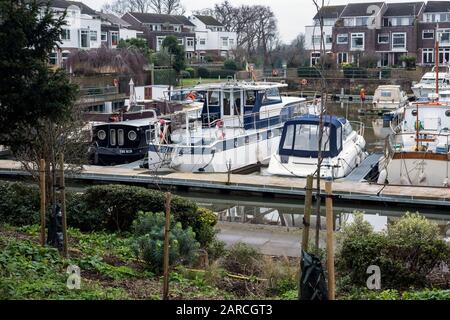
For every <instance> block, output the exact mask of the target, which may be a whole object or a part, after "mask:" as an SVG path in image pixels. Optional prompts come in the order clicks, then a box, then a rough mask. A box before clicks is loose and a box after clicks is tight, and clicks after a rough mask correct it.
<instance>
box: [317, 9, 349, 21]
mask: <svg viewBox="0 0 450 320" xmlns="http://www.w3.org/2000/svg"><path fill="white" fill-rule="evenodd" d="M344 9H345V5H343V6H326V7H322V8H321V9H320V11H319V12H318V13H317V14H316V15H315V16H314V20H317V19H319V18H320V17H322V18H324V19H332V18H336V19H337V18H339V16H340V15H341V13H342V11H343V10H344Z"/></svg>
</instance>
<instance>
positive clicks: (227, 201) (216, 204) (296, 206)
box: [183, 194, 450, 240]
mask: <svg viewBox="0 0 450 320" xmlns="http://www.w3.org/2000/svg"><path fill="white" fill-rule="evenodd" d="M183 196H185V197H188V198H191V199H192V200H194V201H196V202H198V203H199V205H200V206H203V207H206V208H208V209H210V210H212V211H214V212H216V213H217V214H218V216H219V220H220V221H225V222H234V223H245V224H253V225H271V226H280V227H285V228H289V229H292V228H302V227H303V214H304V205H303V202H301V201H298V202H296V201H292V200H284V199H265V198H251V200H249V198H243V197H235V196H220V195H212V196H211V197H208V199H205V197H204V196H203V197H202V196H200V195H195V194H186V195H183ZM313 208H315V205H314V206H313ZM333 209H334V222H335V223H334V224H335V230H336V231H339V230H341V228H342V226H343V225H344V223H346V222H347V223H350V222H352V221H353V220H354V214H353V213H354V212H355V211H363V212H364V219H365V220H366V221H368V222H369V223H370V224H371V225H372V226H373V228H374V230H375V231H382V230H384V229H385V228H386V227H387V226H388V225H389V224H391V223H393V222H394V221H396V220H398V219H399V218H400V217H401V216H402V215H404V214H405V212H407V211H410V212H415V211H416V210H414V208H409V209H408V208H395V207H389V208H387V207H376V206H368V205H364V208H362V207H361V206H360V205H354V206H352V205H346V206H334V208H333ZM421 214H423V215H425V216H426V217H427V218H428V219H430V220H432V221H434V222H435V223H437V224H438V226H439V228H440V230H441V234H442V236H443V237H447V238H449V240H450V216H448V215H444V214H442V213H441V212H440V211H438V210H433V209H424V210H422V211H421ZM321 215H322V217H321V225H322V227H323V228H325V208H324V206H322V211H321ZM311 225H312V226H315V225H316V218H315V211H314V210H313V216H312V217H311Z"/></svg>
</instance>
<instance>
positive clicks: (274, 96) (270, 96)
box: [263, 88, 281, 105]
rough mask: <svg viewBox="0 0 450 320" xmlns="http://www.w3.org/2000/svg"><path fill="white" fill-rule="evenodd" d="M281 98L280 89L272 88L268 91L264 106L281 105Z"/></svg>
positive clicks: (265, 95)
mask: <svg viewBox="0 0 450 320" xmlns="http://www.w3.org/2000/svg"><path fill="white" fill-rule="evenodd" d="M280 102H281V96H280V91H279V90H278V88H270V89H268V90H266V92H265V94H264V99H263V105H266V104H272V103H280Z"/></svg>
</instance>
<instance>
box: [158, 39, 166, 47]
mask: <svg viewBox="0 0 450 320" xmlns="http://www.w3.org/2000/svg"><path fill="white" fill-rule="evenodd" d="M164 39H165V37H158V47H161V46H162V44H163V42H164Z"/></svg>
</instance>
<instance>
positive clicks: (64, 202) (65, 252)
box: [59, 153, 68, 258]
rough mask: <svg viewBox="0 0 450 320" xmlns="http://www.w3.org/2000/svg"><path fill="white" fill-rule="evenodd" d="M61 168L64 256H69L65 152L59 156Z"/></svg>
mask: <svg viewBox="0 0 450 320" xmlns="http://www.w3.org/2000/svg"><path fill="white" fill-rule="evenodd" d="M59 161H60V162H59V170H60V179H61V181H60V201H61V215H62V229H63V230H62V231H63V257H64V258H67V252H68V248H67V247H68V246H67V243H68V241H67V214H66V182H65V178H64V154H62V153H61V156H60V158H59Z"/></svg>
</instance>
